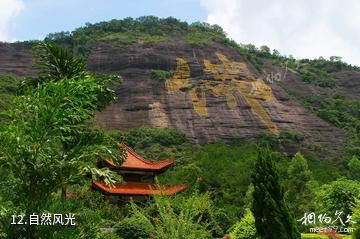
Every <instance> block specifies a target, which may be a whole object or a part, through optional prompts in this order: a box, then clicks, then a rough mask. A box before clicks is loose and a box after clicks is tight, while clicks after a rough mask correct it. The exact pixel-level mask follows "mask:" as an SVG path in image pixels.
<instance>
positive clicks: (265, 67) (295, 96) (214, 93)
mask: <svg viewBox="0 0 360 239" xmlns="http://www.w3.org/2000/svg"><path fill="white" fill-rule="evenodd" d="M48 39H49V40H55V41H57V42H59V43H61V44H63V45H66V46H68V47H69V48H71V49H72V50H73V51H74V52H76V53H78V54H84V55H86V56H87V57H88V58H87V61H88V67H89V69H90V70H91V71H93V72H106V73H116V74H119V75H121V76H122V78H123V84H122V85H121V86H120V87H118V88H117V89H115V90H116V92H117V95H118V99H117V101H116V102H115V103H114V104H113V105H111V106H110V107H108V108H107V109H106V110H105V111H103V112H100V113H98V114H97V117H96V120H97V122H98V123H99V124H100V125H102V126H104V127H105V128H108V129H121V130H127V129H130V128H134V127H140V126H151V127H171V128H176V129H179V130H180V131H182V132H184V133H185V134H186V136H187V137H189V138H191V139H193V140H194V141H195V142H197V143H201V144H202V143H205V142H212V141H217V140H225V141H228V140H232V139H239V138H240V139H245V140H254V139H256V138H258V137H259V136H260V135H262V134H263V133H268V134H272V135H275V136H281V135H282V132H292V133H296V134H298V135H299V136H300V138H301V140H299V142H298V143H299V144H298V145H295V148H296V150H297V149H301V150H304V151H318V153H319V152H324V153H325V154H327V155H334V156H336V155H339V154H340V153H342V152H343V151H344V144H345V142H346V140H348V138H349V137H350V136H349V133H348V132H347V131H345V130H343V129H341V128H339V127H336V125H335V124H333V123H329V122H326V121H325V120H323V119H322V118H320V117H319V116H317V115H316V114H315V113H314V111H311V110H310V108H305V107H304V101H306V100H308V99H310V98H311V97H314V96H319V97H320V96H327V95H331V94H334V93H341V94H342V95H345V97H347V98H349V99H355V100H359V96H360V80H359V78H360V72H359V71H358V69H357V68H356V67H352V66H349V65H347V64H345V63H342V62H341V63H342V65H341V64H340V68H341V67H342V68H341V69H338V70H336V71H334V72H331V71H320V70H323V69H324V67H323V66H319V67H317V66H313V62H312V61H309V62H306V61H305V62H304V61H302V62H300V63H299V66H295V67H292V66H290V65H287V62H286V61H287V60H289V59H290V61H289V62H290V63H294V62H295V60H294V59H291V58H285V57H281V56H275V54H270V53H269V51H268V50H267V49H261V50H259V49H257V50H252V49H251V47H249V46H247V47H245V46H239V45H237V44H236V43H234V42H233V41H231V40H229V39H228V38H226V36H225V34H224V33H223V32H222V30H221V28H220V27H218V26H210V25H207V24H200V23H196V24H192V25H189V24H187V23H183V22H180V21H178V20H176V19H173V18H167V19H157V18H154V17H144V18H140V19H136V20H133V19H131V18H127V19H124V20H113V21H110V22H102V23H98V24H87V25H86V26H85V27H82V28H79V29H76V30H75V31H74V32H72V33H66V32H65V33H64V32H63V33H57V34H50V35H49V36H48ZM31 44H32V43H31V42H30V43H13V44H10V43H2V44H0V53H1V54H0V73H1V74H11V75H14V76H16V77H17V78H21V77H23V76H26V75H32V74H34V73H35V72H36V69H35V67H33V64H32V61H31ZM285 60H286V61H285ZM285 62H286V64H285ZM325 62H328V61H325ZM310 66H311V67H310ZM314 69H315V70H318V69H320V70H319V72H318V71H314ZM324 72H325V73H324ZM314 75H315V76H316V77H315V78H316V79H317V76H318V77H319V78H321V77H322V78H324V79H325V80H323V81H314V82H312V79H313V78H314V77H313V76H314ZM320 76H321V77H320ZM322 78H321V79H322ZM328 79H331V80H332V81H328ZM324 82H325V83H324ZM329 82H330V83H329ZM328 83H329V84H328ZM323 149H324V151H322V150H323Z"/></svg>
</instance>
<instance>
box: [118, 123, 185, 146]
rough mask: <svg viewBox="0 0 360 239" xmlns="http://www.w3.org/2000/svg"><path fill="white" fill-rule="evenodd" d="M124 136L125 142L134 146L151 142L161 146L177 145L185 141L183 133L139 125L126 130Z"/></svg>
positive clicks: (147, 144) (146, 144) (148, 144)
mask: <svg viewBox="0 0 360 239" xmlns="http://www.w3.org/2000/svg"><path fill="white" fill-rule="evenodd" d="M124 136H125V139H126V143H127V144H128V145H129V146H131V147H134V148H144V147H148V146H150V145H151V144H160V145H162V146H170V145H178V144H182V143H185V142H186V141H187V139H186V137H185V135H184V134H183V133H180V132H179V131H176V130H172V129H167V128H161V129H153V128H146V127H141V128H138V129H131V130H129V131H127V132H126V133H125V135H124Z"/></svg>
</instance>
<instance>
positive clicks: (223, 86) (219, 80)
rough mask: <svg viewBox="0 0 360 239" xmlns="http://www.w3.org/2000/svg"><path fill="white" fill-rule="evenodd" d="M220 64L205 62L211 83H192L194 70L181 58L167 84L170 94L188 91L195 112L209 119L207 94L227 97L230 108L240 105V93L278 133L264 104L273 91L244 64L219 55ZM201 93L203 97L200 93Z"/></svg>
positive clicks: (268, 125) (266, 123) (267, 124)
mask: <svg viewBox="0 0 360 239" xmlns="http://www.w3.org/2000/svg"><path fill="white" fill-rule="evenodd" d="M216 55H217V57H218V58H219V60H220V61H221V63H220V64H212V63H211V62H210V61H208V60H206V59H205V60H204V75H205V76H206V77H208V78H210V79H211V80H197V81H196V83H195V84H192V83H191V76H190V75H191V74H190V68H189V65H188V63H187V61H186V60H185V59H182V58H177V59H176V63H177V67H176V71H175V74H174V76H173V77H172V78H171V79H169V80H167V81H166V82H165V86H166V89H167V91H168V92H169V93H171V94H174V93H176V92H180V91H183V92H187V93H188V94H189V95H190V97H191V100H192V103H193V106H194V110H195V112H196V113H197V114H198V115H199V116H202V117H203V116H207V115H208V109H207V106H206V92H209V91H210V92H211V93H212V94H213V95H214V96H216V97H220V96H224V97H225V98H226V102H227V105H228V107H229V108H230V109H233V108H235V107H237V106H238V102H237V101H236V95H235V94H236V92H237V93H239V94H240V95H242V96H243V97H244V99H245V101H246V102H247V103H248V104H249V106H250V107H251V110H252V111H253V113H254V114H255V115H256V116H257V117H258V118H259V119H260V120H261V121H262V122H263V123H264V124H265V125H266V126H267V127H268V128H269V130H270V131H271V132H273V133H275V134H277V133H278V129H277V127H276V125H275V124H274V123H273V122H272V121H271V118H270V116H269V115H268V114H267V113H266V111H265V110H264V108H263V106H262V105H261V104H260V101H267V100H269V99H271V97H272V90H271V88H270V87H269V86H268V85H266V84H265V82H264V81H263V80H261V79H257V78H255V77H254V76H253V75H252V74H251V73H250V71H249V70H248V68H247V66H246V64H245V63H243V62H236V61H230V60H228V59H227V58H226V57H225V56H224V55H223V54H220V53H216ZM198 93H200V94H198Z"/></svg>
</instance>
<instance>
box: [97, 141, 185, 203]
mask: <svg viewBox="0 0 360 239" xmlns="http://www.w3.org/2000/svg"><path fill="white" fill-rule="evenodd" d="M121 146H122V147H123V148H124V149H125V150H126V154H127V157H126V159H125V160H124V162H123V163H122V164H121V165H119V164H116V163H114V162H113V161H112V160H111V159H104V160H102V161H100V162H99V167H108V168H110V169H111V170H114V171H116V172H118V173H119V174H120V175H121V176H122V177H123V179H124V183H119V184H116V185H114V187H112V188H110V187H108V186H107V185H106V184H104V183H103V182H98V181H93V187H94V188H96V189H98V190H100V191H102V193H103V194H104V195H106V197H107V198H108V199H109V200H110V201H112V202H114V203H121V202H122V201H126V200H128V199H137V200H141V199H145V198H147V197H149V196H151V195H156V194H164V195H173V194H176V193H178V192H181V191H183V190H185V189H186V185H179V186H168V187H163V186H161V185H158V184H157V183H155V176H156V175H159V174H161V173H163V172H165V171H166V170H167V169H168V168H169V167H171V166H172V165H174V163H175V160H174V159H167V160H163V161H152V160H146V159H143V158H142V157H141V156H140V155H138V154H137V153H136V152H135V151H134V150H133V149H131V148H130V147H128V146H127V145H125V144H121Z"/></svg>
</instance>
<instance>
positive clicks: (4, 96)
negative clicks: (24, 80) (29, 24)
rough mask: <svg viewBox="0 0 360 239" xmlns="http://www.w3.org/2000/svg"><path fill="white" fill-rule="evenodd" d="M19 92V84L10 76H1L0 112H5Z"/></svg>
mask: <svg viewBox="0 0 360 239" xmlns="http://www.w3.org/2000/svg"><path fill="white" fill-rule="evenodd" d="M17 91H18V82H17V80H16V79H15V78H14V77H11V76H9V75H0V111H2V110H4V109H5V108H6V107H7V106H8V105H9V103H10V102H11V100H12V98H13V97H14V96H15V94H16V93H17Z"/></svg>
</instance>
